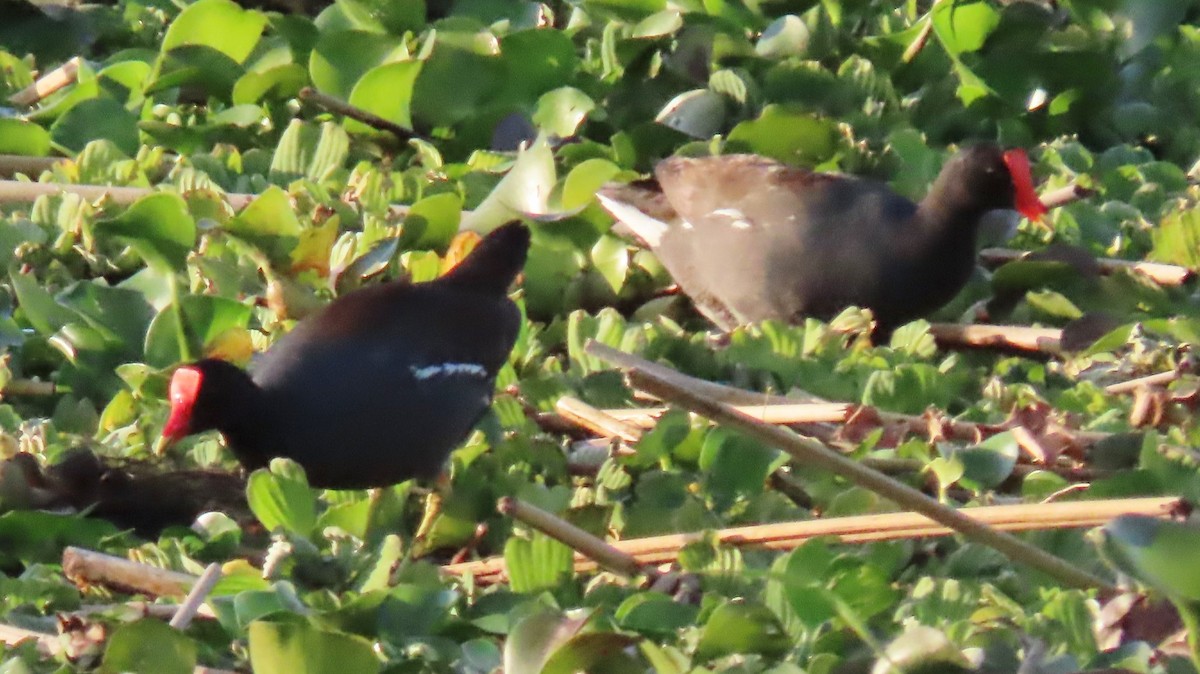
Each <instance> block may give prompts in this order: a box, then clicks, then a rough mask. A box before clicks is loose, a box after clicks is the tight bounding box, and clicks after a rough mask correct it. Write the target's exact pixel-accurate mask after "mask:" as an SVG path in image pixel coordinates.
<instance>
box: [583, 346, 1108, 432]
mask: <svg viewBox="0 0 1200 674" xmlns="http://www.w3.org/2000/svg"><path fill="white" fill-rule="evenodd" d="M584 351H585V352H586V353H587V354H588V355H589V356H592V357H594V358H598V359H600V360H602V361H604V362H606V363H609V364H612V365H616V366H618V367H621V368H626V369H629V368H637V369H640V370H643V371H646V372H652V373H654V374H655V375H656V376H660V377H663V378H665V379H668V380H670V381H675V382H677V383H678V384H679V385H681V386H686V387H688V388H690V389H692V390H695V391H698V392H703V393H705V394H706V395H708V396H709V397H711V398H714V399H717V400H721V401H722V402H727V403H730V404H734V405H737V407H736V409H737V410H739V411H741V412H742V413H744V414H746V415H747V416H750V417H753V418H755V419H759V420H761V421H766V422H767V423H781V424H789V425H792V424H802V423H809V422H816V421H827V422H829V423H843V422H845V421H846V420H848V419H850V418H851V417H853V416H854V415H855V414H858V413H860V412H863V411H867V410H868V409H869V410H870V411H871V412H873V413H874V414H876V415H878V417H879V420H880V422H881V423H883V424H896V425H901V424H902V425H904V426H906V427H907V428H908V432H910V433H915V434H918V435H921V436H922V437H929V435H930V433H931V428H930V418H929V416H928V415H919V416H918V415H912V414H901V413H899V412H886V411H883V410H877V409H871V408H867V407H866V406H864V405H857V404H853V403H839V402H830V401H827V400H823V399H821V398H817V397H816V396H813V395H811V394H809V395H808V399H809V400H812V401H814V402H811V403H797V402H796V401H795V400H793V399H791V398H782V397H780V396H775V395H770V394H766V393H757V392H755V391H746V390H743V389H739V388H733V387H731V386H724V385H722V384H714V383H712V382H708V381H704V380H702V379H696V378H694V377H689V376H687V375H685V374H682V373H680V372H677V371H675V370H672V369H671V368H669V367H666V366H664V365H659V364H657V363H652V362H650V361H648V360H646V359H645V358H641V357H639V356H635V355H633V354H631V353H625V352H624V351H618V350H617V349H614V348H612V347H610V346H605V345H604V344H601V343H599V342H595V341H592V342H588V343H587V345H586V346H585V347H584ZM714 394H715V395H714ZM755 398H758V400H754V399H755ZM745 401H750V402H745ZM776 408H778V410H779V412H775V411H773V410H775V409H776ZM665 410H666V408H663V407H653V408H640V409H631V410H615V409H609V410H604V412H605V413H607V414H609V415H612V416H614V417H616V418H618V419H621V420H623V421H628V422H630V423H634V424H638V425H643V426H644V427H646V428H649V427H650V426H651V425H653V424H652V423H649V424H647V422H648V418H649V417H657V416H658V415H660V414H662V413H663V412H664V411H665ZM792 412H796V413H797V416H796V417H794V418H793V419H789V418H788V415H789V414H791V413H792ZM935 414H940V413H937V412H935ZM1008 428H1009V427H1008V426H1006V425H1004V424H983V423H976V422H973V421H960V420H952V419H949V418H946V419H945V420H944V421H941V420H939V423H938V425H937V429H938V432H939V433H944V434H946V435H947V436H948V437H952V438H957V439H965V440H972V441H973V440H976V439H978V438H979V437H981V436H982V437H986V436H990V435H994V434H996V433H1000V432H1003V431H1005V430H1008ZM1056 430H1058V431H1060V432H1062V433H1065V434H1067V435H1069V436H1070V437H1071V439H1072V440H1073V441H1075V442H1078V443H1079V444H1081V445H1090V444H1094V443H1096V442H1099V441H1101V440H1104V439H1106V438H1108V437H1110V435H1111V434H1109V433H1101V432H1096V431H1081V430H1076V429H1056Z"/></svg>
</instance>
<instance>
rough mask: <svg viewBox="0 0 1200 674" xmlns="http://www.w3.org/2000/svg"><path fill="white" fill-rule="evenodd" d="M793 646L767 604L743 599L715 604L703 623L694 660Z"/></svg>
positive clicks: (780, 650)
mask: <svg viewBox="0 0 1200 674" xmlns="http://www.w3.org/2000/svg"><path fill="white" fill-rule="evenodd" d="M791 646H792V642H791V639H790V638H788V635H787V633H785V632H784V630H783V627H782V626H781V625H780V624H779V620H778V619H777V618H776V617H775V614H774V613H772V612H771V610H770V609H768V608H767V607H765V606H763V605H761V604H757V603H751V602H745V601H742V600H735V601H729V602H726V603H724V604H722V605H720V606H718V607H717V608H716V609H715V610H714V611H713V612H712V614H711V615H709V617H708V622H706V623H704V631H703V632H702V633H701V635H700V643H699V644H697V645H696V658H697V660H701V661H703V660H712V659H713V658H719V657H721V656H724V655H733V654H735V653H758V654H760V655H764V656H766V657H778V656H780V655H783V654H784V653H786V652H787V651H788V649H790V648H791Z"/></svg>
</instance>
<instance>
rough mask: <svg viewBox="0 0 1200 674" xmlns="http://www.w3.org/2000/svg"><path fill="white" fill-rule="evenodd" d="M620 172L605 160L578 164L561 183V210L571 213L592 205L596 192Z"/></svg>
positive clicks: (619, 168)
mask: <svg viewBox="0 0 1200 674" xmlns="http://www.w3.org/2000/svg"><path fill="white" fill-rule="evenodd" d="M620 172H621V167H619V166H617V165H616V164H614V163H612V162H611V161H609V160H607V159H599V158H597V159H588V160H585V161H583V162H581V163H579V164H578V165H577V166H575V168H573V169H571V172H570V173H568V174H567V179H566V180H565V181H563V188H562V204H561V205H562V208H563V210H565V211H571V210H574V209H576V208H582V207H583V206H586V205H587V204H590V203H592V201H593V200H594V199H595V197H596V191H597V190H599V189H600V187H601V186H603V185H604V184H605V183H607V182H609V181H610V180H612V179H613V178H615V177H617V175H618V174H619V173H620Z"/></svg>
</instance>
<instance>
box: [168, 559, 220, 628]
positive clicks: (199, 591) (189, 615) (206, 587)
mask: <svg viewBox="0 0 1200 674" xmlns="http://www.w3.org/2000/svg"><path fill="white" fill-rule="evenodd" d="M219 580H221V565H220V564H217V563H216V562H213V563H212V564H209V565H208V567H207V568H205V569H204V573H202V574H200V578H199V579H198V580H196V583H195V584H194V585H192V589H191V590H190V591H189V592H188V594H187V597H186V598H184V600H183V604H181V605H180V606H179V610H178V611H177V612H176V613H175V616H174V617H172V618H171V622H169V623H167V624H168V625H170V626H171V627H173V628H174V629H177V630H180V631H183V630H186V629H187V628H188V625H191V624H192V619H193V618H195V617H196V613H197V612H198V611H199V610H200V607H201V606H202V605H203V604H204V600H205V599H207V598H208V593H210V592H212V589H213V588H214V587H216V585H217V581H219Z"/></svg>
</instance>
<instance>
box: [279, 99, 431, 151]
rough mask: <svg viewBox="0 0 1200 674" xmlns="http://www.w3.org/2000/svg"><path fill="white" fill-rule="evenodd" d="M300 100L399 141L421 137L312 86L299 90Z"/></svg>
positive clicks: (410, 130)
mask: <svg viewBox="0 0 1200 674" xmlns="http://www.w3.org/2000/svg"><path fill="white" fill-rule="evenodd" d="M300 100H302V101H304V102H306V103H312V104H313V105H317V106H320V107H322V108H325V109H326V110H328V111H330V112H332V113H335V114H338V115H342V116H345V117H349V118H350V119H355V120H358V121H360V122H362V123H363V124H366V125H367V126H369V127H371V128H374V129H379V130H380V131H387V132H388V133H390V134H392V135H393V136H395V137H397V138H399V139H400V140H401V141H407V140H408V139H410V138H420V137H421V135H420V134H418V133H417V132H415V131H413V130H412V129H406V128H404V127H403V126H400V125H399V124H397V123H395V122H393V121H390V120H386V119H384V118H382V117H380V116H379V115H376V114H374V113H370V112H367V111H366V110H363V109H362V108H359V107H355V106H353V105H350V104H349V103H347V102H346V101H343V100H341V99H340V98H335V97H333V96H330V95H329V94H323V93H321V92H319V91H317V90H316V89H314V88H312V87H304V88H303V89H301V90H300Z"/></svg>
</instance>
